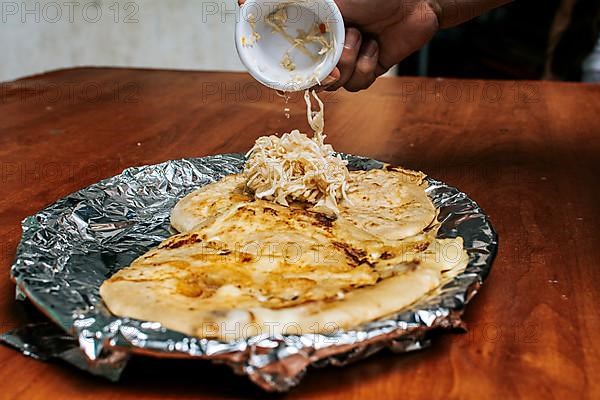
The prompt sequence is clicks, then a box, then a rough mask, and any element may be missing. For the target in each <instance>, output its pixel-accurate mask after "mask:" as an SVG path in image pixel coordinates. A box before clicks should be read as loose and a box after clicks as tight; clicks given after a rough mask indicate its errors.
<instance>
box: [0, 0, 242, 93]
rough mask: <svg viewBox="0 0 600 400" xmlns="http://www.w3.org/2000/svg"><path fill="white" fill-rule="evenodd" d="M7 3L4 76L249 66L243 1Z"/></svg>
mask: <svg viewBox="0 0 600 400" xmlns="http://www.w3.org/2000/svg"><path fill="white" fill-rule="evenodd" d="M0 7H1V15H0V81H6V80H11V79H14V78H18V77H22V76H25V75H30V74H36V73H40V72H43V71H46V70H51V69H57V68H65V67H72V66H82V65H114V66H135V67H150V68H176V69H209V70H213V69H217V70H243V67H242V65H241V63H240V62H239V60H238V57H237V53H236V51H235V45H234V39H233V34H234V30H233V27H234V24H235V15H236V9H237V1H236V0H220V1H204V0H135V1H128V0H94V1H91V0H73V1H69V0H64V1H63V0H57V1H52V0H42V1H36V0H20V1H10V0H8V1H6V0H2V1H0Z"/></svg>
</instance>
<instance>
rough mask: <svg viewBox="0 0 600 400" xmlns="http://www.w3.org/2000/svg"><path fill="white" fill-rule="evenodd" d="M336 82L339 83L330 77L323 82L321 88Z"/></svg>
mask: <svg viewBox="0 0 600 400" xmlns="http://www.w3.org/2000/svg"><path fill="white" fill-rule="evenodd" d="M335 81H337V79H336V78H334V77H333V76H331V75H329V76H328V77H327V78H325V79H323V81H322V82H321V86H327V85H331V84H332V83H333V82H335Z"/></svg>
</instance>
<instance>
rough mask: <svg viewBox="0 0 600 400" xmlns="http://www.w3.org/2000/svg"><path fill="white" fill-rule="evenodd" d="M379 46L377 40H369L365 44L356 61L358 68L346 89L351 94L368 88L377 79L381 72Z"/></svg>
mask: <svg viewBox="0 0 600 400" xmlns="http://www.w3.org/2000/svg"><path fill="white" fill-rule="evenodd" d="M378 59H379V45H378V44H377V41H375V40H368V41H367V42H365V43H363V45H362V46H361V48H360V52H359V54H358V58H357V60H356V67H355V68H354V72H353V73H352V77H351V78H350V79H349V80H348V82H346V84H345V85H344V87H345V88H346V90H348V91H349V92H358V91H359V90H363V89H366V88H368V87H369V86H371V85H372V84H373V82H375V79H377V76H378V75H377V73H378V72H379V68H378V67H379V64H378V62H377V61H378Z"/></svg>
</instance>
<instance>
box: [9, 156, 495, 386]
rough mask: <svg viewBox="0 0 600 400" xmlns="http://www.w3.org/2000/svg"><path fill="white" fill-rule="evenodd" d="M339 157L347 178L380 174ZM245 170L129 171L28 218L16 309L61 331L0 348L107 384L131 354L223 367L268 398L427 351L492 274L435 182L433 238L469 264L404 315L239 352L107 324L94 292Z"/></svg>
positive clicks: (478, 241) (484, 229)
mask: <svg viewBox="0 0 600 400" xmlns="http://www.w3.org/2000/svg"><path fill="white" fill-rule="evenodd" d="M347 158H348V160H349V167H350V169H373V168H381V167H382V166H383V164H382V163H380V162H378V161H374V160H370V159H365V158H359V157H354V156H347ZM243 163H244V157H243V156H242V155H239V154H228V155H217V156H211V157H204V158H199V159H186V160H178V161H169V162H166V163H163V164H159V165H152V166H145V167H139V168H130V169H127V170H125V171H124V172H123V173H122V174H121V175H118V176H116V177H113V178H110V179H107V180H104V181H102V182H99V183H97V184H95V185H92V186H90V187H88V188H86V189H83V190H81V191H79V192H77V193H74V194H72V195H70V196H68V197H66V198H64V199H62V200H60V201H58V202H57V203H55V204H54V205H52V206H50V207H48V208H47V209H45V210H44V211H42V212H40V213H38V214H36V215H34V216H32V217H29V218H27V219H26V220H25V221H24V222H23V238H22V240H21V243H20V244H19V247H18V250H17V258H16V261H15V263H14V265H13V267H12V272H11V275H12V278H13V280H14V281H15V282H16V284H17V298H18V299H24V298H27V299H29V300H30V301H31V302H32V303H33V304H34V305H35V306H36V307H38V308H39V309H40V310H42V311H43V312H44V313H45V314H46V315H47V316H48V317H49V318H50V320H51V321H53V322H54V323H55V324H56V325H57V326H58V327H60V328H61V329H58V330H56V329H55V332H54V333H53V334H52V333H51V331H52V329H50V328H48V326H42V327H41V328H40V327H39V326H32V327H25V328H23V329H21V330H16V331H13V332H9V333H7V334H5V335H3V336H2V337H0V339H1V340H3V341H4V342H6V343H8V344H10V345H12V346H14V347H16V348H18V349H20V350H21V351H22V352H23V353H25V354H28V355H31V356H36V355H37V356H38V357H39V358H49V357H57V358H62V359H63V360H66V361H67V362H70V363H72V364H74V365H76V366H78V367H79V368H82V369H86V370H88V371H90V372H91V373H94V374H97V375H102V376H105V377H107V378H109V379H112V380H116V379H118V378H119V375H120V373H121V371H122V369H123V368H124V367H125V365H126V363H127V359H128V357H129V355H130V354H134V353H137V354H153V355H158V356H162V357H190V358H202V359H210V360H213V361H214V362H218V363H226V364H228V365H230V366H231V367H232V368H233V369H234V371H235V372H236V373H239V374H245V375H247V376H248V377H249V378H250V379H251V380H252V381H254V382H255V383H256V384H258V385H259V386H261V387H262V388H264V389H265V390H267V391H286V390H289V389H290V388H292V387H293V386H295V385H297V384H298V383H299V382H300V380H301V378H302V376H303V374H304V372H305V371H306V368H307V367H308V366H309V365H315V366H323V365H327V364H332V365H344V364H346V363H348V362H350V361H354V360H357V359H360V358H364V357H367V356H369V355H371V354H373V353H375V352H377V351H378V350H380V349H382V348H384V347H387V348H390V349H392V350H393V351H396V352H407V351H413V350H418V349H421V348H423V347H425V346H427V344H428V340H427V333H428V332H429V331H431V330H433V329H436V328H457V327H462V322H461V315H462V313H463V310H464V307H465V305H466V304H467V303H468V302H469V300H470V299H471V298H472V297H473V295H474V294H475V293H476V292H477V290H478V289H479V287H480V285H481V284H482V283H483V281H484V279H485V278H486V276H487V275H488V273H489V271H490V268H491V264H492V261H493V258H494V256H495V253H496V247H497V237H496V233H495V232H494V230H493V228H492V226H491V225H490V223H489V221H488V219H487V217H486V215H485V213H484V212H483V211H482V210H481V209H480V208H479V206H478V205H477V204H476V203H475V202H474V201H472V200H471V199H469V198H468V197H467V196H466V195H465V194H464V193H461V192H460V191H459V190H457V189H455V188H453V187H450V186H447V185H446V184H444V183H442V182H438V181H436V180H433V179H428V180H429V183H430V187H429V188H428V189H427V191H428V194H429V196H430V197H431V199H432V200H433V202H434V204H435V206H436V207H438V208H439V209H440V215H439V220H440V222H441V228H440V230H439V235H438V236H439V237H456V236H462V237H463V239H464V242H465V247H466V249H467V252H468V253H469V256H470V263H469V265H468V267H467V269H466V270H465V271H464V272H463V273H461V274H460V275H459V276H457V277H456V278H455V279H453V280H452V281H451V282H448V283H447V284H446V285H444V286H443V288H441V289H440V290H438V291H437V292H435V293H432V294H431V295H430V296H428V297H427V298H425V299H423V300H422V301H420V302H419V303H418V304H417V305H415V306H413V307H411V308H410V309H409V310H405V311H403V312H401V313H398V314H396V315H392V316H389V317H387V318H383V319H381V320H379V321H376V322H372V323H368V324H365V325H364V326H361V327H359V328H357V329H356V330H353V331H341V332H337V333H335V334H331V335H316V334H308V335H301V336H282V337H265V336H261V337H255V338H251V339H247V340H239V341H237V342H220V341H215V340H207V339H200V338H196V337H190V336H186V335H184V334H181V333H177V332H173V331H170V330H167V329H165V328H163V327H161V326H160V324H158V323H153V322H144V321H137V320H133V319H129V318H118V317H115V316H113V315H111V314H110V312H108V310H107V309H106V308H105V306H104V305H103V303H102V300H101V298H100V295H99V287H100V285H101V284H102V282H104V280H105V279H107V278H108V277H110V276H111V275H112V274H113V273H115V272H116V271H118V270H119V269H120V268H123V267H125V266H127V265H129V264H130V263H131V262H132V261H133V260H134V259H135V258H137V257H138V256H140V255H142V254H144V253H145V252H146V251H148V250H149V249H150V248H152V247H154V246H156V245H158V244H159V243H160V242H161V241H162V240H164V239H165V238H167V237H168V236H170V235H172V234H173V233H175V232H174V231H173V230H172V228H171V227H170V225H169V213H170V210H171V209H172V208H173V206H174V205H175V204H176V202H177V201H178V200H179V199H181V198H182V197H183V196H185V195H186V194H188V193H189V192H191V191H192V190H194V189H196V188H197V187H199V186H202V185H206V184H208V183H211V182H215V181H217V180H219V179H221V178H222V177H223V176H226V175H229V174H232V173H238V172H240V171H241V169H242V167H243ZM56 331H58V332H56ZM65 332H66V333H68V334H69V335H71V337H72V341H69V340H68V337H66V338H65V334H64V333H65Z"/></svg>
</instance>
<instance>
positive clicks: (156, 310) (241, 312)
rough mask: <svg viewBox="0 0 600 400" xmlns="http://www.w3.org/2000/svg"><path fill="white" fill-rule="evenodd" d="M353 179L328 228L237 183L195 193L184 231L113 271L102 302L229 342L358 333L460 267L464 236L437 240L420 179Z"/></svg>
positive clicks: (387, 174) (386, 174) (397, 174)
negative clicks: (347, 198) (259, 337)
mask: <svg viewBox="0 0 600 400" xmlns="http://www.w3.org/2000/svg"><path fill="white" fill-rule="evenodd" d="M352 179H353V185H352V186H351V190H350V200H351V202H352V203H348V204H345V205H343V207H342V208H341V213H340V216H339V217H338V218H337V219H335V220H332V219H329V218H326V217H324V216H323V215H321V214H318V213H313V212H310V211H308V210H307V207H306V206H304V205H302V204H292V205H291V207H284V206H280V205H277V204H273V203H271V202H267V201H263V200H256V201H254V200H251V199H250V198H249V197H246V196H245V195H244V193H243V186H241V185H243V183H242V182H241V181H240V179H239V177H237V176H230V177H227V178H225V179H224V180H223V181H221V182H218V183H216V184H213V185H210V186H207V187H205V188H202V189H200V190H198V191H197V192H194V193H192V194H191V195H189V196H188V197H186V198H185V199H183V200H182V201H181V202H180V203H179V204H178V205H177V207H175V209H174V210H173V219H172V223H173V225H174V226H175V227H176V228H177V229H181V230H183V231H187V232H185V233H182V234H179V235H176V236H173V237H171V238H169V239H167V240H166V241H165V242H163V243H162V244H161V245H160V246H159V247H158V248H156V249H153V250H151V251H149V252H148V253H147V254H145V255H143V256H142V257H140V258H139V259H137V260H136V261H134V262H133V264H132V265H131V266H130V267H128V268H125V269H123V270H121V271H120V272H118V273H117V274H115V275H114V276H113V277H112V278H110V279H109V280H108V281H107V282H105V283H104V284H103V285H102V287H101V295H102V297H103V299H104V301H105V302H106V304H107V306H108V307H109V308H110V310H111V311H112V312H113V313H115V314H117V315H120V316H127V317H132V318H137V319H142V320H151V321H158V322H160V323H162V324H163V325H164V326H166V327H168V328H171V329H173V330H177V331H181V332H184V333H187V334H190V335H196V336H201V337H211V338H213V337H214V338H220V339H223V340H229V339H231V340H233V339H237V338H239V337H245V336H251V335H255V334H257V333H271V334H274V333H278V334H285V333H298V330H300V331H302V332H306V333H312V332H326V331H328V330H329V331H330V330H331V329H332V328H345V329H347V328H351V327H356V326H358V325H360V324H361V323H364V322H367V321H371V320H373V319H376V318H379V317H381V316H384V315H386V314H389V313H392V312H394V311H398V310H400V309H401V308H403V307H406V306H407V305H409V304H411V303H413V302H414V301H416V300H418V299H419V298H420V297H421V296H423V295H424V294H425V293H427V292H429V291H431V290H433V289H435V288H436V287H438V286H439V285H440V284H441V283H442V282H443V281H444V279H448V278H449V277H451V276H453V275H454V274H455V273H456V272H457V271H459V270H461V269H462V268H464V267H465V265H466V262H467V260H466V254H465V252H464V250H463V249H462V241H461V240H460V239H457V240H437V239H436V238H435V236H436V228H437V227H436V225H435V215H436V211H435V208H434V207H433V205H431V202H430V201H429V199H428V198H427V196H426V194H425V192H424V189H425V188H426V184H425V183H424V182H423V175H422V174H419V173H413V172H410V171H404V170H390V171H373V172H357V173H353V174H352ZM190 227H191V228H190ZM452 249H454V253H453V254H454V255H453V257H451V258H450V257H448V256H447V254H449V252H448V250H452Z"/></svg>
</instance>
